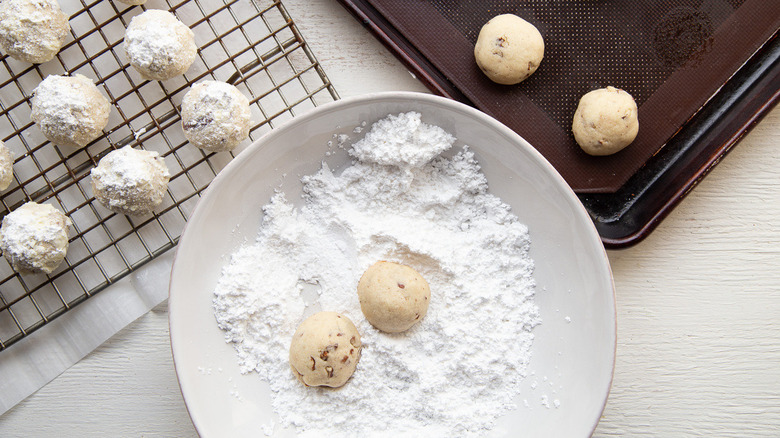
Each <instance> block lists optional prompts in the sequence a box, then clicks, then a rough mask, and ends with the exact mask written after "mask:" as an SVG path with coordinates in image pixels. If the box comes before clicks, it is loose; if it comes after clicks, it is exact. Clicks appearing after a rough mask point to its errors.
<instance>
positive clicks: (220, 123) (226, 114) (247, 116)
mask: <svg viewBox="0 0 780 438" xmlns="http://www.w3.org/2000/svg"><path fill="white" fill-rule="evenodd" d="M251 116H252V113H251V111H250V110H249V100H248V99H247V98H246V96H244V95H243V94H241V92H240V91H238V88H236V87H234V86H232V85H230V84H227V83H225V82H219V81H203V82H199V83H197V84H195V85H193V86H192V88H191V89H190V90H189V91H188V92H187V94H186V95H184V99H183V100H182V104H181V124H182V128H183V129H184V136H185V137H187V140H189V142H190V143H192V144H194V145H195V146H197V147H199V148H201V149H204V150H207V151H210V152H224V151H230V150H233V149H234V148H235V147H236V146H237V145H238V144H239V143H241V142H242V141H244V140H246V138H247V137H249V128H250V121H251Z"/></svg>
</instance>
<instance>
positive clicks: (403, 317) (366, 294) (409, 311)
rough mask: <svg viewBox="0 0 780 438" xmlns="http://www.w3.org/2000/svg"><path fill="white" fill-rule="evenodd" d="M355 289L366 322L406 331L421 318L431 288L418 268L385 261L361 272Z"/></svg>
mask: <svg viewBox="0 0 780 438" xmlns="http://www.w3.org/2000/svg"><path fill="white" fill-rule="evenodd" d="M357 290H358V299H359V300H360V309H361V310H363V315H365V317H366V319H367V320H368V322H370V323H371V324H372V325H373V326H374V327H376V328H378V329H379V330H382V331H384V332H389V333H398V332H402V331H405V330H408V329H409V328H410V327H412V326H413V325H414V324H415V323H416V322H417V321H420V320H421V319H423V317H425V314H426V313H427V312H428V303H429V302H430V299H431V288H430V287H429V286H428V282H427V281H425V279H424V278H422V276H421V275H420V274H418V273H417V271H415V270H414V269H412V268H410V267H409V266H406V265H401V264H399V263H392V262H384V261H382V262H377V263H374V264H373V265H372V266H371V267H370V268H368V269H367V270H366V272H364V273H363V276H362V277H360V281H359V282H358V289H357Z"/></svg>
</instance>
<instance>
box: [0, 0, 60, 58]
mask: <svg viewBox="0 0 780 438" xmlns="http://www.w3.org/2000/svg"><path fill="white" fill-rule="evenodd" d="M69 32H70V25H69V24H68V16H67V15H65V14H64V13H63V12H62V10H61V9H60V5H59V3H57V1H56V0H3V1H2V2H0V47H2V48H3V51H4V52H5V53H7V54H8V55H9V56H11V57H13V58H15V59H18V60H20V61H26V62H31V63H33V64H40V63H42V62H46V61H50V60H51V59H52V58H54V55H56V54H57V52H59V51H60V49H61V48H62V45H63V44H65V38H67V37H68V33H69Z"/></svg>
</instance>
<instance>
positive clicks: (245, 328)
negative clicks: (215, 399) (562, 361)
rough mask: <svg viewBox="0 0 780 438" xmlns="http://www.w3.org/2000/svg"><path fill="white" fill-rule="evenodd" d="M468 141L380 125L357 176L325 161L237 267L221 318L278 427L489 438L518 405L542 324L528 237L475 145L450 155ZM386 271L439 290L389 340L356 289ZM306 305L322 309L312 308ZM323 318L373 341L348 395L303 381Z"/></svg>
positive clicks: (428, 129)
mask: <svg viewBox="0 0 780 438" xmlns="http://www.w3.org/2000/svg"><path fill="white" fill-rule="evenodd" d="M454 141H455V139H454V138H453V137H452V136H450V135H449V134H447V133H446V132H444V131H443V130H442V129H440V128H438V127H435V126H431V125H427V124H425V123H422V122H421V116H420V114H417V113H406V114H399V115H397V116H388V117H387V118H385V119H383V120H381V121H380V122H377V123H376V124H374V125H373V126H372V127H371V129H370V130H369V132H368V133H367V134H366V135H365V137H364V138H363V139H362V140H360V141H358V142H356V143H355V144H354V145H353V147H352V149H351V150H350V154H351V155H352V156H353V158H354V159H355V161H354V162H353V163H352V165H351V166H349V167H347V168H346V169H344V170H343V171H342V172H341V173H340V174H334V173H333V172H332V171H331V170H330V169H329V168H328V166H327V165H325V164H324V163H323V167H322V169H321V170H320V171H319V172H317V173H316V174H313V175H309V176H306V177H304V178H303V183H304V189H303V192H304V194H303V196H304V201H305V204H304V205H303V206H302V207H301V208H299V209H297V208H294V207H293V206H292V204H291V203H290V202H289V201H288V200H287V199H286V197H285V195H284V194H283V193H281V192H279V193H277V194H276V195H275V196H273V197H272V199H271V201H270V202H269V203H268V204H267V205H265V206H264V207H263V211H264V213H265V215H264V218H263V221H262V224H261V227H260V232H259V236H258V238H257V241H256V242H255V243H254V244H252V245H248V246H245V247H243V248H241V249H240V250H238V251H237V252H236V253H235V254H233V256H232V259H231V261H230V263H229V264H228V266H226V267H225V268H224V270H223V273H222V276H221V279H220V281H219V283H218V285H217V287H216V290H215V299H214V307H215V315H216V318H217V321H218V323H219V326H220V327H221V328H222V329H223V330H225V331H226V339H227V340H228V341H229V342H233V343H234V344H235V348H236V350H237V352H238V358H239V363H240V365H241V367H242V370H243V371H244V372H251V371H256V372H257V373H258V374H259V375H260V377H261V378H263V379H266V380H267V381H268V382H269V383H270V387H271V392H272V404H273V407H274V410H275V411H276V413H277V414H278V415H279V423H280V424H278V425H277V426H281V427H290V426H292V427H295V428H296V429H297V431H298V432H299V433H300V434H301V435H302V436H308V434H309V433H311V434H312V435H316V436H335V435H336V434H340V435H343V436H360V437H371V436H398V435H399V434H401V435H403V434H404V433H407V434H409V433H413V434H414V436H431V437H450V436H458V437H468V436H481V435H484V434H486V433H487V432H488V431H489V430H490V429H491V428H492V427H493V426H494V424H495V421H496V419H497V418H498V417H499V416H501V415H502V414H505V413H507V412H508V410H510V409H513V408H514V407H515V404H514V400H515V398H516V397H517V396H518V393H519V383H520V381H521V380H522V379H523V377H524V376H525V374H526V367H527V364H528V362H529V359H530V347H531V343H532V340H533V334H532V329H533V327H534V326H536V325H537V324H539V322H540V319H539V315H538V309H537V307H536V305H535V304H534V302H533V295H534V280H533V277H532V273H533V262H532V260H531V259H530V257H529V255H528V250H529V245H530V240H529V237H528V230H527V228H526V227H525V226H524V225H523V224H521V223H519V222H518V220H517V217H516V216H514V215H513V214H512V213H511V212H510V209H509V206H508V205H506V204H504V203H503V202H501V200H500V199H498V198H497V197H495V196H493V195H491V194H488V193H487V190H488V185H487V180H486V178H485V176H484V175H483V174H482V173H481V171H480V167H479V165H478V163H477V162H476V161H475V159H474V155H473V153H472V152H471V151H470V150H469V149H468V147H463V148H462V149H461V150H460V151H457V153H455V154H454V155H451V156H450V157H443V156H440V155H439V154H440V153H441V152H442V151H445V150H447V149H450V148H451V147H452V145H453V143H454ZM377 260H390V261H397V262H400V263H404V264H407V265H409V266H411V267H413V268H414V269H416V270H417V271H418V272H420V273H421V274H422V275H423V276H424V277H425V279H426V280H427V281H428V283H429V284H430V287H431V303H430V307H429V310H428V314H427V315H426V317H425V318H424V319H423V320H422V321H421V322H420V323H419V324H417V325H415V326H414V327H412V329H410V330H409V331H407V332H405V333H401V334H395V335H390V334H387V333H382V332H379V331H377V330H376V329H375V328H373V327H372V326H371V325H370V324H369V323H368V322H367V321H366V320H365V318H364V317H363V315H362V313H361V310H360V304H359V302H358V298H357V292H356V286H357V282H358V280H359V279H360V276H361V275H362V273H363V271H364V270H365V269H366V268H368V266H370V265H371V264H373V263H374V262H376V261H377ZM312 290H316V293H312ZM307 295H314V296H315V297H316V298H317V301H318V302H317V303H315V304H311V305H308V306H307V300H306V299H305V297H306V296H307ZM319 309H322V310H331V311H337V312H340V313H343V314H345V315H347V316H348V317H349V318H350V319H351V320H352V321H353V322H354V323H355V325H356V326H357V327H358V329H359V331H360V333H361V335H362V341H363V353H362V357H361V359H360V363H359V364H358V367H357V370H356V371H355V374H354V375H353V376H352V378H351V380H350V381H348V382H347V384H346V385H345V386H343V387H342V388H339V389H331V388H314V387H305V386H304V385H302V384H301V383H300V382H299V381H298V380H296V378H295V377H294V376H293V373H292V371H291V370H290V365H289V362H288V352H289V350H288V349H289V345H290V339H291V336H292V334H293V332H294V331H295V328H296V327H297V325H298V324H299V323H300V322H301V321H302V320H303V319H304V316H308V315H309V314H311V313H313V312H314V311H315V310H319ZM266 429H267V430H270V429H271V426H270V425H268V426H267V427H266Z"/></svg>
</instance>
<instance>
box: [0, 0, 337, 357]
mask: <svg viewBox="0 0 780 438" xmlns="http://www.w3.org/2000/svg"><path fill="white" fill-rule="evenodd" d="M71 3H72V4H69V3H68V2H67V1H65V0H61V5H62V7H63V10H64V11H65V13H67V14H69V15H70V25H71V34H72V35H71V37H72V41H69V42H68V43H67V44H66V45H65V46H64V47H63V49H62V50H61V51H60V53H59V54H58V55H57V57H56V59H54V60H52V61H50V62H48V63H45V64H41V65H30V64H27V63H22V62H18V61H16V60H14V59H12V58H9V57H0V64H2V67H3V68H0V137H2V140H3V141H4V142H5V144H6V146H8V147H9V149H11V151H12V153H13V154H14V156H15V162H14V176H15V181H14V183H12V185H11V187H9V189H8V190H6V191H4V192H3V193H2V194H0V216H5V214H7V213H8V212H9V211H12V210H13V209H15V208H17V207H18V206H20V205H21V204H22V203H24V202H26V201H29V200H33V201H36V202H47V203H50V204H52V205H54V206H55V207H58V208H60V209H61V210H62V211H64V212H65V213H66V214H67V215H68V216H69V217H70V218H71V219H72V221H73V227H72V229H71V237H70V246H69V249H68V256H67V258H66V260H65V262H64V263H63V265H62V266H61V267H60V268H59V269H58V270H56V271H55V272H54V273H53V274H51V275H49V276H47V275H42V274H37V275H20V274H18V273H16V272H14V271H13V270H12V269H11V267H10V265H9V264H8V263H7V262H6V261H5V259H2V260H0V351H2V350H3V349H5V348H7V347H9V346H10V345H12V344H13V343H15V342H17V341H19V340H20V339H22V338H24V337H25V336H27V335H28V334H30V333H31V332H33V331H35V330H36V329H38V328H40V327H42V326H44V325H45V324H46V323H48V322H49V321H51V320H52V319H54V318H56V317H58V316H60V315H62V314H64V313H65V312H67V311H68V310H69V309H71V308H73V306H75V305H77V304H79V303H81V302H83V301H85V300H86V299H88V298H89V297H91V296H92V295H94V294H96V293H98V292H99V291H101V290H103V289H104V288H106V287H107V286H109V285H111V284H112V283H114V282H116V281H117V280H119V279H121V278H122V277H124V276H126V275H127V274H129V273H130V272H132V271H133V270H134V269H136V268H138V267H140V266H141V265H143V264H145V263H147V262H149V261H150V260H152V259H154V258H155V257H156V256H158V255H160V254H162V253H164V252H165V251H167V250H168V249H171V248H172V247H174V246H175V245H176V243H177V241H178V238H179V236H180V235H181V232H182V231H183V228H184V224H185V223H186V221H187V218H188V217H189V215H190V213H191V212H192V211H193V209H194V207H195V204H196V203H197V200H198V198H199V195H200V193H201V192H202V191H203V190H204V189H205V188H206V187H207V186H208V184H209V183H210V182H211V180H212V178H214V176H215V175H216V174H217V172H219V170H220V169H222V168H223V167H224V166H225V165H226V164H227V163H228V162H229V161H230V160H231V159H232V158H233V156H234V154H235V153H238V152H239V151H240V149H239V150H236V151H235V152H234V153H221V154H213V153H212V154H206V153H204V152H203V151H201V150H200V149H198V148H196V147H194V146H192V145H188V143H187V142H186V139H185V138H184V135H183V133H182V130H181V126H180V118H179V113H178V109H177V108H178V107H179V104H180V103H181V99H182V98H183V95H184V93H186V91H187V89H188V88H189V86H190V85H191V84H193V83H195V82H197V81H199V80H202V79H217V80H222V81H227V82H230V83H233V84H235V85H236V86H238V87H239V89H240V90H242V92H244V93H245V94H246V95H247V96H249V97H250V102H251V104H252V114H253V118H252V120H253V121H256V123H255V124H254V126H253V127H252V129H251V134H250V138H251V139H252V140H254V139H257V138H259V137H260V136H262V134H264V133H265V132H267V131H269V130H270V129H272V128H273V127H274V126H276V125H277V124H278V123H281V122H283V121H285V120H287V119H290V118H291V117H293V116H295V115H296V114H297V113H300V112H304V111H306V110H308V109H311V108H312V107H314V106H316V105H318V104H321V103H325V102H329V101H332V100H336V99H338V94H337V93H336V91H335V89H334V88H333V86H332V84H331V83H330V81H329V80H328V78H327V76H326V75H325V72H324V71H323V70H322V68H321V66H320V65H319V63H318V62H317V60H316V58H315V57H314V55H313V54H312V53H311V51H310V50H309V48H308V46H307V45H306V42H305V41H304V39H303V38H302V36H301V35H300V33H299V32H298V30H297V28H296V26H295V23H294V22H293V20H292V19H291V18H290V16H289V14H288V13H287V11H286V9H285V7H284V5H283V4H282V2H281V1H280V0H276V1H272V0H266V1H263V0H254V1H252V0H232V1H230V0H224V1H222V0H192V1H181V2H178V3H177V2H172V1H170V0H165V1H164V2H163V1H160V0H151V1H150V2H148V3H147V4H146V5H144V6H142V7H140V8H139V7H125V6H124V5H122V4H119V3H115V2H114V1H106V0H96V1H92V2H87V1H85V0H79V1H78V2H77V1H75V0H74V1H72V2H71ZM68 6H71V9H68ZM147 8H152V9H167V10H170V11H172V12H173V13H174V14H175V15H176V16H177V17H178V18H179V19H180V20H182V21H183V22H184V23H185V24H187V25H188V26H190V28H191V29H192V30H193V32H194V33H195V40H196V43H197V44H198V47H199V52H198V53H199V57H198V58H197V59H196V61H195V63H194V64H193V65H192V67H191V68H190V69H189V70H188V72H187V74H185V75H184V76H183V77H177V78H173V79H171V80H168V81H165V82H164V83H161V82H157V81H146V80H144V79H143V78H141V77H140V75H138V73H137V72H136V71H135V70H134V69H132V68H131V67H129V65H128V64H127V63H126V62H125V57H124V53H123V50H122V47H121V42H122V37H123V35H124V29H125V28H126V26H127V24H128V23H129V21H130V19H131V18H132V16H135V15H137V14H140V13H141V12H142V10H145V9H147ZM64 72H67V73H69V74H76V73H80V74H83V75H85V76H87V77H90V78H92V79H94V80H95V82H96V84H97V85H98V87H99V88H100V89H101V91H103V92H104V93H105V94H106V96H108V98H109V100H110V101H111V102H112V104H113V109H112V113H111V116H110V119H109V124H108V126H107V127H106V129H105V130H104V134H105V135H104V136H102V137H101V138H99V139H97V140H95V141H94V142H92V143H91V144H89V145H87V147H85V148H83V149H80V150H72V149H70V148H60V147H57V146H54V145H52V144H51V143H49V142H48V141H47V140H46V139H45V138H44V137H43V135H42V134H41V133H40V131H39V130H38V129H37V127H35V126H33V124H32V122H30V95H31V92H32V90H33V89H34V88H35V87H36V86H37V85H38V83H39V82H40V81H41V80H42V79H43V78H45V77H46V76H47V75H49V74H62V73H64ZM3 134H5V135H3ZM248 143H249V141H247V142H245V144H244V146H246V145H247V144H248ZM128 144H131V145H133V146H136V147H138V146H140V147H143V148H144V149H147V150H154V151H157V152H159V153H160V154H161V155H162V156H164V157H165V161H166V164H167V165H168V168H169V170H170V173H171V181H170V183H169V186H168V193H167V195H166V197H165V199H164V201H163V204H162V205H161V206H160V207H159V208H157V209H156V210H155V213H154V214H153V215H149V216H146V217H140V218H130V217H127V216H124V215H117V214H114V213H112V212H110V211H109V210H106V209H105V208H103V206H102V205H100V204H99V203H98V202H96V201H95V199H94V198H93V197H92V194H91V193H92V191H91V187H90V183H89V171H90V169H91V168H92V167H93V166H95V165H96V164H97V162H98V161H99V160H100V158H101V157H102V156H104V155H105V154H106V153H108V152H109V151H111V150H113V149H117V148H120V147H122V146H125V145H128ZM109 317H110V316H109Z"/></svg>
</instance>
